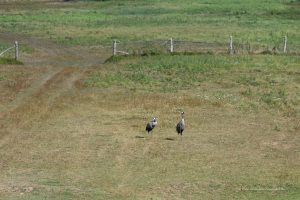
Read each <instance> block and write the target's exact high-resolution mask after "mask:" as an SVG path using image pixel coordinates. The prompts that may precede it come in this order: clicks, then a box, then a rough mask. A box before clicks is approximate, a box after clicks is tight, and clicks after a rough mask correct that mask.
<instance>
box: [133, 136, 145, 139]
mask: <svg viewBox="0 0 300 200" xmlns="http://www.w3.org/2000/svg"><path fill="white" fill-rule="evenodd" d="M135 138H137V139H143V138H145V137H144V136H140V135H137V136H135Z"/></svg>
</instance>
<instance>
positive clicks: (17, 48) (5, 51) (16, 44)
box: [0, 41, 19, 60]
mask: <svg viewBox="0 0 300 200" xmlns="http://www.w3.org/2000/svg"><path fill="white" fill-rule="evenodd" d="M13 49H14V50H15V59H16V60H18V58H19V44H18V41H15V44H14V45H13V46H11V47H9V48H7V49H5V50H4V51H2V52H0V56H2V55H4V54H6V53H7V52H9V51H11V50H13Z"/></svg>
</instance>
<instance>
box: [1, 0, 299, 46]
mask: <svg viewBox="0 0 300 200" xmlns="http://www.w3.org/2000/svg"><path fill="white" fill-rule="evenodd" d="M4 6H5V5H4ZM42 6H43V4H41V3H27V4H24V5H22V6H15V7H12V6H11V7H8V8H7V9H5V7H4V9H3V15H1V16H0V22H1V28H2V31H4V32H21V33H25V34H31V35H35V36H41V37H46V38H50V39H52V40H54V41H57V42H60V43H65V44H71V45H95V44H104V43H105V44H111V41H112V40H113V39H119V40H121V41H129V40H153V39H168V38H170V37H173V38H175V39H179V40H183V39H185V40H192V41H199V40H200V41H210V42H223V43H227V42H228V36H229V34H233V36H234V40H235V42H240V41H243V43H245V42H249V43H250V44H261V45H266V46H270V47H271V48H273V47H279V46H282V45H283V36H284V35H288V38H289V48H299V47H300V35H299V32H300V28H299V26H297V25H298V19H299V16H300V12H299V9H298V7H299V6H298V4H293V3H290V0H284V1H281V0H274V1H266V2H262V1H259V0H252V1H247V2H245V1H242V0H238V1H234V0H221V1H209V2H207V1H205V0H199V1H198V0H197V1H196V0H192V1H189V3H187V2H186V1H183V0H172V1H170V0H168V1H158V0H152V1H145V0H141V1H129V0H128V1H123V0H116V1H82V2H76V3H72V2H70V3H67V4H66V3H65V4H53V5H51V6H49V5H47V9H45V8H43V7H42Z"/></svg>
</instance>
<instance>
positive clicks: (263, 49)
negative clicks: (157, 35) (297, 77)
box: [113, 35, 300, 55]
mask: <svg viewBox="0 0 300 200" xmlns="http://www.w3.org/2000/svg"><path fill="white" fill-rule="evenodd" d="M287 41H288V40H287V36H284V41H283V42H280V43H279V42H278V43H275V44H273V45H267V44H261V43H258V42H257V43H250V42H249V41H248V42H246V43H245V42H243V41H242V42H239V40H238V39H236V38H234V37H233V36H232V35H230V36H229V38H228V41H224V43H222V42H207V41H184V40H175V39H174V38H170V39H168V40H153V41H132V42H128V41H127V42H121V41H117V40H114V42H113V55H118V54H122V55H124V54H125V55H132V54H136V55H143V54H160V53H223V54H224V53H228V54H231V55H233V54H261V53H285V54H287V53H291V54H300V46H299V47H297V48H296V49H292V48H289V47H288V43H287Z"/></svg>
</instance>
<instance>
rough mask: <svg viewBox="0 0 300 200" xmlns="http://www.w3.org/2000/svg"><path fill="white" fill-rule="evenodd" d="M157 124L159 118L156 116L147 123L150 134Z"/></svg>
mask: <svg viewBox="0 0 300 200" xmlns="http://www.w3.org/2000/svg"><path fill="white" fill-rule="evenodd" d="M156 125H157V119H156V118H155V117H154V118H153V119H152V120H151V121H150V122H149V123H148V124H147V125H146V131H148V134H149V133H150V132H151V131H152V130H153V129H154V128H155V126H156Z"/></svg>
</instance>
